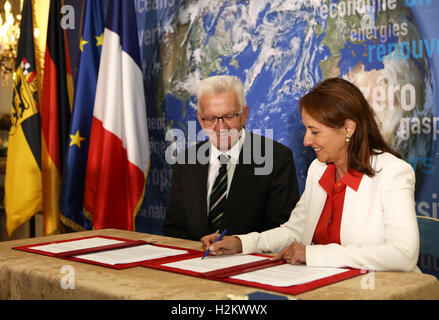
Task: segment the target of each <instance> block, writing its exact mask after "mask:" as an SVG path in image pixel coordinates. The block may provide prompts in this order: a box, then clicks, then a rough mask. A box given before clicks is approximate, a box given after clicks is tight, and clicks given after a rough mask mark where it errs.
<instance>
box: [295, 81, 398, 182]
mask: <svg viewBox="0 0 439 320" xmlns="http://www.w3.org/2000/svg"><path fill="white" fill-rule="evenodd" d="M299 107H300V111H302V110H305V111H306V112H307V113H308V114H309V115H310V116H311V117H312V118H313V119H314V120H316V121H318V122H320V123H322V124H324V125H325V126H327V127H330V128H335V129H339V128H342V127H343V126H344V124H345V121H346V120H347V119H350V120H352V121H354V122H355V123H356V128H355V132H354V133H353V135H352V137H351V138H350V139H351V140H350V143H349V148H348V170H350V169H354V170H357V171H358V172H362V173H364V174H366V175H368V176H369V177H373V176H374V175H375V174H376V172H375V170H373V168H372V166H371V164H370V156H371V155H377V154H380V153H383V152H388V153H391V154H393V155H395V156H397V157H398V158H401V155H400V154H399V153H398V152H396V151H395V150H393V149H392V148H391V147H390V146H389V145H388V144H387V143H386V142H385V141H384V139H383V137H382V135H381V132H380V130H379V128H378V125H377V122H376V121H375V112H374V111H373V109H372V108H371V106H370V105H369V103H368V102H367V100H366V98H365V97H364V95H363V94H362V93H361V91H360V89H358V88H357V87H356V86H355V85H353V84H352V83H350V82H349V81H346V80H343V79H340V78H330V79H327V80H325V81H322V82H320V83H319V84H317V86H316V87H314V89H312V90H311V91H310V92H308V93H307V94H306V95H304V96H303V97H302V98H301V99H300V101H299Z"/></svg>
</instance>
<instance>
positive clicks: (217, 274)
mask: <svg viewBox="0 0 439 320" xmlns="http://www.w3.org/2000/svg"><path fill="white" fill-rule="evenodd" d="M284 263H285V261H284V260H277V261H272V260H270V259H267V260H262V261H255V262H250V263H245V264H241V265H238V266H233V267H229V268H224V269H220V270H214V271H210V272H206V273H204V274H201V276H202V277H205V278H208V279H212V278H215V279H224V278H227V277H230V276H234V275H237V274H241V273H246V272H250V271H254V270H259V269H264V268H268V267H273V266H277V265H279V264H284Z"/></svg>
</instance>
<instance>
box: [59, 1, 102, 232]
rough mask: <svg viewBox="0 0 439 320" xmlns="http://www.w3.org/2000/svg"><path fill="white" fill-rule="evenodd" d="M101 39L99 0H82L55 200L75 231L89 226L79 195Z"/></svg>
mask: <svg viewBox="0 0 439 320" xmlns="http://www.w3.org/2000/svg"><path fill="white" fill-rule="evenodd" d="M103 38H104V12H103V8H102V3H101V0H86V3H85V8H84V14H83V20H82V32H81V38H80V40H79V50H80V52H81V53H80V57H79V63H78V75H77V77H76V87H75V88H76V89H75V98H74V102H73V110H72V120H71V124H70V134H69V136H70V137H69V139H70V143H69V146H68V150H67V162H66V164H65V167H64V172H63V178H62V187H61V195H60V200H59V206H60V209H61V221H62V222H63V223H64V224H65V225H66V226H68V227H70V228H72V229H73V230H76V231H80V230H90V229H91V228H92V223H91V217H86V215H85V214H84V210H83V198H84V183H85V169H86V167H87V157H88V148H89V143H90V131H91V122H92V118H93V106H94V101H95V93H96V83H97V78H98V72H99V60H100V57H101V48H102V42H103Z"/></svg>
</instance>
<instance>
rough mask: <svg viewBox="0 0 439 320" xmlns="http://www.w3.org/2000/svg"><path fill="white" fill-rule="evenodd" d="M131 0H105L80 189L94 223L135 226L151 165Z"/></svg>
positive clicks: (117, 226) (101, 226) (102, 225)
mask: <svg viewBox="0 0 439 320" xmlns="http://www.w3.org/2000/svg"><path fill="white" fill-rule="evenodd" d="M137 41H138V39H137V24H136V13H135V10H134V1H126V0H112V1H109V3H108V11H107V19H106V24H105V31H104V42H103V47H102V55H101V62H100V66H99V74H98V82H97V88H96V99H95V104H94V111H93V120H92V127H91V135H90V147H89V155H88V161H87V170H86V178H85V190H84V208H85V210H86V211H87V212H88V213H89V214H91V216H92V222H93V228H94V229H103V228H117V229H124V230H134V221H135V217H136V214H137V212H138V211H139V209H140V206H141V204H142V200H143V197H144V192H145V185H146V178H147V174H148V170H149V165H150V151H149V137H148V127H147V118H146V106H145V94H144V89H143V75H142V71H141V64H140V50H139V44H138V42H137Z"/></svg>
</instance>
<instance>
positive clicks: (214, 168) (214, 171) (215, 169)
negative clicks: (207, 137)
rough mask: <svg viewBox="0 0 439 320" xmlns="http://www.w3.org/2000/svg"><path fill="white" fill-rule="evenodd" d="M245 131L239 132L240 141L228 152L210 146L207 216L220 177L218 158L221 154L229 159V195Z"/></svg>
mask: <svg viewBox="0 0 439 320" xmlns="http://www.w3.org/2000/svg"><path fill="white" fill-rule="evenodd" d="M245 131H246V130H245V129H241V131H240V132H239V135H240V136H239V139H238V141H237V142H236V143H235V144H234V145H233V146H232V147H231V148H230V149H229V150H227V151H226V152H221V151H219V150H218V149H217V148H216V147H215V146H214V145H213V144H211V145H210V159H209V170H208V174H207V214H209V208H210V203H209V200H210V193H211V192H212V187H213V184H214V183H215V179H216V177H217V176H218V173H219V168H220V167H221V163H220V161H219V159H218V157H219V156H220V155H221V154H224V155H227V156H228V157H229V162H228V163H227V194H228V193H229V189H230V185H231V184H232V179H233V174H234V172H235V167H236V164H237V163H238V159H239V153H240V152H241V148H242V144H243V142H244V139H245V134H246V133H245Z"/></svg>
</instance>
